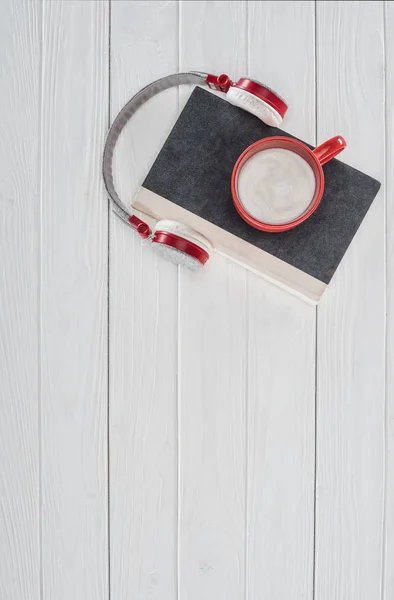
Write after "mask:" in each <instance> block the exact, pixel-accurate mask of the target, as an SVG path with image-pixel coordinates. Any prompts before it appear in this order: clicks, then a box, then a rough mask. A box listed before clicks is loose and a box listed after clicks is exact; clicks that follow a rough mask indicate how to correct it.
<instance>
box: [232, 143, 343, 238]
mask: <svg viewBox="0 0 394 600" xmlns="http://www.w3.org/2000/svg"><path fill="white" fill-rule="evenodd" d="M271 148H283V149H285V150H290V151H292V152H295V153H296V154H298V155H299V156H301V158H303V159H304V160H305V161H306V162H307V163H308V164H309V166H310V167H311V168H312V171H313V173H314V175H315V180H316V186H315V192H314V195H313V197H312V200H311V202H310V204H309V207H308V208H307V210H306V211H305V212H304V213H303V214H302V215H300V216H299V217H297V219H294V220H293V221H289V222H288V223H281V224H272V223H264V222H263V221H259V220H258V219H255V217H253V216H252V215H251V214H249V213H248V211H247V210H246V209H245V207H244V205H243V204H242V202H241V200H240V198H239V196H238V176H239V173H240V171H241V169H242V167H243V166H244V164H245V163H246V161H248V160H249V159H250V158H252V156H254V155H255V154H257V153H258V152H261V151H262V150H268V149H271ZM345 148H346V142H345V140H344V139H343V137H342V136H340V135H337V136H334V137H332V138H331V139H329V140H327V141H326V142H323V144H320V146H318V147H317V148H315V149H314V150H310V149H309V148H308V146H307V145H306V144H304V143H303V142H300V141H299V140H295V139H293V138H288V137H283V136H273V137H268V138H264V139H262V140H258V141H257V142H255V143H254V144H252V145H251V146H248V148H246V150H244V152H243V153H242V154H241V156H240V157H239V158H238V160H237V162H236V163H235V166H234V169H233V173H232V176H231V192H232V196H233V201H234V205H235V208H236V209H237V211H238V213H239V214H240V216H241V217H242V218H243V219H244V221H246V223H248V224H249V225H251V226H252V227H255V228H256V229H260V230H261V231H269V232H272V233H278V232H281V231H288V230H289V229H293V228H294V227H297V225H300V224H301V223H303V222H304V221H306V219H308V217H310V216H311V214H312V213H314V212H315V210H316V209H317V207H318V206H319V204H320V200H321V198H322V196H323V191H324V173H323V169H322V165H324V164H325V163H326V162H328V161H329V160H331V159H332V158H334V157H335V156H336V155H337V154H339V153H340V152H342V150H344V149H345Z"/></svg>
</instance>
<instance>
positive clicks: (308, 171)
mask: <svg viewBox="0 0 394 600" xmlns="http://www.w3.org/2000/svg"><path fill="white" fill-rule="evenodd" d="M345 147H346V142H345V140H344V139H343V138H342V137H341V136H336V137H334V138H331V139H330V140H328V141H327V142H324V143H323V144H321V145H320V146H319V147H318V148H316V149H315V150H313V151H312V150H310V149H309V148H308V146H306V145H305V144H304V143H302V142H300V141H298V140H295V139H293V138H287V137H279V136H278V137H270V138H264V139H262V140H259V141H258V142H255V143H254V144H252V145H251V146H249V147H248V148H247V149H246V150H245V151H244V152H243V153H242V154H241V156H240V157H239V159H238V161H237V163H236V165H235V167H234V170H233V174H232V179H231V188H232V195H233V200H234V204H235V207H236V209H237V211H238V212H239V214H240V215H241V217H242V218H243V219H244V220H245V221H246V222H247V223H249V224H250V225H252V226H253V227H255V228H257V229H260V230H262V231H270V232H280V231H287V230H289V229H292V228H293V227H296V226H297V225H299V224H300V223H302V222H303V221H305V220H306V219H307V218H308V217H309V216H310V215H311V214H312V213H313V212H314V211H315V210H316V208H317V207H318V205H319V203H320V200H321V197H322V195H323V190H324V174H323V170H322V168H321V165H323V164H325V163H326V162H328V161H329V160H331V159H332V158H334V156H336V155H337V154H338V153H339V152H341V151H342V150H343V149H344V148H345Z"/></svg>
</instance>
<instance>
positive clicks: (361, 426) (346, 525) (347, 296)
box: [315, 2, 385, 600]
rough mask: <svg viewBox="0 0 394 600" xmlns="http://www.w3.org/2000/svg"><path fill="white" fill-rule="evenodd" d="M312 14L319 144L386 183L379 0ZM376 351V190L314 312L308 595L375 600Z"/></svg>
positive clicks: (381, 230) (381, 267)
mask: <svg viewBox="0 0 394 600" xmlns="http://www.w3.org/2000/svg"><path fill="white" fill-rule="evenodd" d="M317 8H318V10H317V58H318V63H317V101H318V111H317V115H318V142H319V143H320V142H322V141H324V139H327V138H330V137H331V136H332V135H334V134H341V135H343V136H344V137H345V139H346V140H347V143H348V147H347V149H346V151H345V152H344V153H343V154H342V155H341V160H343V161H345V162H348V163H350V164H352V165H353V166H355V167H357V168H359V169H361V170H363V171H365V172H366V173H369V174H370V175H372V176H375V177H376V178H377V179H379V180H380V181H383V177H384V72H383V59H384V49H383V4H382V3H381V2H322V3H319V4H318V7H317ZM384 351H385V211H384V190H381V192H380V193H379V196H378V197H377V198H376V200H375V202H374V204H373V206H372V207H371V209H370V211H369V213H368V215H367V217H366V219H365V221H364V222H363V224H362V226H361V227H360V230H359V232H358V233H357V235H356V237H355V239H354V241H353V242H352V244H351V247H350V249H349V250H348V252H347V254H346V256H345V257H344V259H343V261H342V264H341V265H340V267H339V269H338V271H337V273H336V274H335V276H334V278H333V280H332V282H331V284H330V287H329V289H328V290H327V293H326V295H325V297H324V298H323V300H322V302H321V304H320V305H319V308H318V355H317V358H318V372H317V378H318V379H317V381H318V408H317V442H318V457H317V516H316V521H317V522H316V573H315V586H316V600H326V599H327V600H332V598H346V599H347V600H356V599H357V600H370V599H371V598H380V597H381V596H380V594H381V576H382V534H383V532H382V522H383V485H384V482H383V475H384V473H383V471H384V468H383V467H384V397H385V383H384V382H385V356H384Z"/></svg>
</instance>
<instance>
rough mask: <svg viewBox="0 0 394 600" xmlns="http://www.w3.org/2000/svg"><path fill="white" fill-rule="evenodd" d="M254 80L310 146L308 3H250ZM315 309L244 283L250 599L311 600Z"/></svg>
mask: <svg viewBox="0 0 394 600" xmlns="http://www.w3.org/2000/svg"><path fill="white" fill-rule="evenodd" d="M248 9H249V26H248V39H249V50H248V55H249V64H248V71H249V73H250V75H251V76H252V77H256V79H258V80H262V81H263V82H265V83H266V84H267V85H269V86H272V87H273V88H274V89H275V90H277V92H278V93H279V94H281V95H283V96H284V97H285V98H286V99H287V101H288V102H289V105H290V108H289V111H288V115H286V118H285V120H284V123H283V128H284V129H286V130H287V131H289V132H290V133H293V134H295V135H297V136H300V137H301V138H303V139H305V140H307V141H309V142H312V143H313V142H314V137H315V136H314V132H315V128H314V125H315V121H314V116H315V104H314V102H315V77H314V74H315V63H314V57H315V54H314V4H313V3H311V2H264V3H262V2H249V3H248ZM315 315H316V309H315V308H313V307H311V306H308V305H307V304H305V303H304V302H302V301H301V300H297V299H295V298H293V297H292V296H290V295H288V294H287V293H286V292H284V291H282V290H279V289H277V288H275V287H273V286H271V285H269V284H267V283H265V282H264V281H261V280H259V279H257V278H255V277H253V276H249V281H248V320H249V335H248V406H247V413H248V433H247V439H248V468H247V494H248V504H247V515H246V522H247V533H246V536H247V540H248V543H247V598H248V599H249V600H258V599H260V598H262V597H267V598H272V599H278V600H279V599H282V598H303V599H304V598H305V599H308V598H309V599H311V598H312V593H313V588H312V582H313V523H314V450H315V449H314V408H315V406H314V404H315V389H314V388H315V385H314V384H315V324H316V318H315Z"/></svg>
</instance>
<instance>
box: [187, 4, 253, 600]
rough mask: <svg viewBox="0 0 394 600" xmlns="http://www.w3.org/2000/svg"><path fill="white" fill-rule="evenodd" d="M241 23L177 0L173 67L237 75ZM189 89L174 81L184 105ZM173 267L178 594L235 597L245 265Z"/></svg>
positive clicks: (232, 9)
mask: <svg viewBox="0 0 394 600" xmlns="http://www.w3.org/2000/svg"><path fill="white" fill-rule="evenodd" d="M245 26H246V3H244V2H230V3H227V2H181V4H180V70H181V71H183V70H189V69H197V70H202V71H207V72H210V73H217V74H220V73H223V72H225V73H228V74H229V75H230V76H231V77H232V78H238V77H240V76H241V75H242V74H243V73H245V67H246V53H245V49H246V40H245V31H246V28H245ZM189 93H190V90H187V89H186V90H185V89H182V90H181V92H180V94H181V104H184V102H185V101H186V98H187V97H188V95H189ZM212 193H213V198H212V200H213V201H214V190H212ZM179 276H180V290H179V366H180V369H179V446H180V472H179V480H180V492H179V497H180V505H179V598H188V600H194V599H195V600H202V599H207V600H208V599H211V598H226V599H227V600H236V599H237V600H238V599H239V598H243V597H244V591H245V560H244V559H245V514H244V513H245V384H246V381H245V373H246V362H245V349H246V331H247V330H246V272H245V271H244V269H242V267H240V266H238V265H234V264H231V263H230V262H229V261H227V260H226V259H225V258H223V257H221V256H219V255H214V256H212V258H211V259H210V261H209V263H208V265H207V266H206V268H205V269H204V271H202V272H200V273H198V274H196V273H189V272H187V271H185V270H180V272H179Z"/></svg>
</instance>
